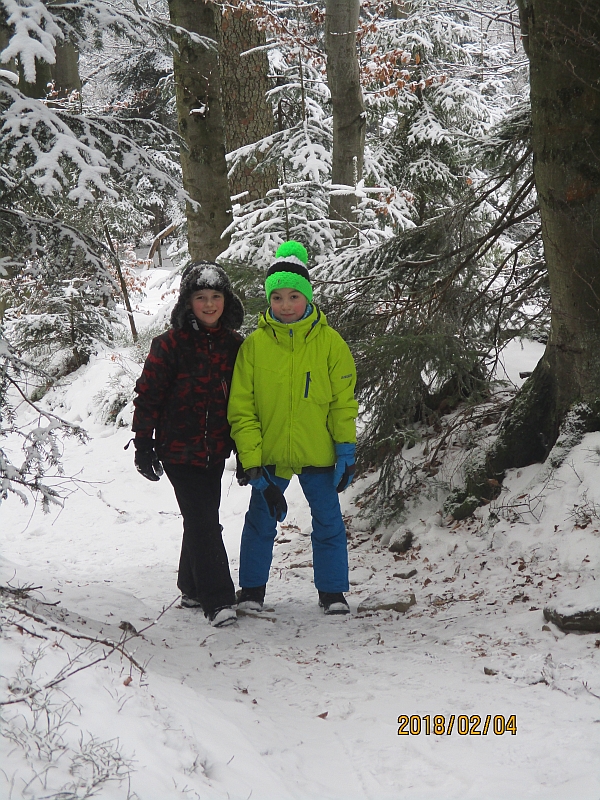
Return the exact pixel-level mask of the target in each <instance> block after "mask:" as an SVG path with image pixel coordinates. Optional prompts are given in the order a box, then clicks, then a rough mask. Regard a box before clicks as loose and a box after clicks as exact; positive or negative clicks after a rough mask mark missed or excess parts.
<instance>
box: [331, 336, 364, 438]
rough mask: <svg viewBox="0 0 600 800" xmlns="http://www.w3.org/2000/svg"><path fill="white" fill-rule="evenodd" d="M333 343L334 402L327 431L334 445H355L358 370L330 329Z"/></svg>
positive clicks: (332, 376)
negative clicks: (340, 443)
mask: <svg viewBox="0 0 600 800" xmlns="http://www.w3.org/2000/svg"><path fill="white" fill-rule="evenodd" d="M331 332H332V335H333V336H332V342H331V348H330V350H329V358H328V368H329V380H330V382H331V394H332V400H331V404H330V406H329V415H328V417H327V428H328V430H329V433H330V434H331V438H332V439H333V441H334V442H336V443H338V442H349V443H354V442H356V416H357V414H358V403H357V402H356V400H355V399H354V389H355V387H356V366H355V364H354V359H353V358H352V353H351V352H350V348H349V347H348V345H347V344H346V342H345V341H344V340H343V339H342V337H341V336H340V335H339V333H337V331H334V330H332V329H331Z"/></svg>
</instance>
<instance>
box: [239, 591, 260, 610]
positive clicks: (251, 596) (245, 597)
mask: <svg viewBox="0 0 600 800" xmlns="http://www.w3.org/2000/svg"><path fill="white" fill-rule="evenodd" d="M266 590H267V587H266V586H254V587H253V588H252V589H240V590H239V592H237V594H236V597H237V607H238V608H239V609H241V610H243V611H262V610H263V605H264V602H265V592H266Z"/></svg>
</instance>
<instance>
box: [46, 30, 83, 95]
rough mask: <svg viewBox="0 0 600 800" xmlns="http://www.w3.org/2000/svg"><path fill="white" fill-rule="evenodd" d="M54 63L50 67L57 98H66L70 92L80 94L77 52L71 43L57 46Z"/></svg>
mask: <svg viewBox="0 0 600 800" xmlns="http://www.w3.org/2000/svg"><path fill="white" fill-rule="evenodd" d="M55 53H56V63H55V64H53V65H52V67H51V74H52V79H53V81H54V88H55V90H56V92H57V93H58V97H59V98H63V97H68V96H69V95H70V94H71V92H74V91H77V92H81V78H80V77H79V50H78V49H77V48H76V47H75V45H74V44H73V43H72V42H65V43H64V44H57V45H56V49H55Z"/></svg>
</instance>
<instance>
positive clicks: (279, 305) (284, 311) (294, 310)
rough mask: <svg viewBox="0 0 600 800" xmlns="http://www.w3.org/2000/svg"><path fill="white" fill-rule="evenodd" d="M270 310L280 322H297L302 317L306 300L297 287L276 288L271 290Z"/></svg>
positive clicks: (306, 303)
mask: <svg viewBox="0 0 600 800" xmlns="http://www.w3.org/2000/svg"><path fill="white" fill-rule="evenodd" d="M269 302H270V304H271V311H272V312H273V316H274V317H277V319H280V320H281V321H282V322H298V320H299V319H302V317H303V316H304V312H305V311H306V306H307V305H308V300H307V299H306V297H305V296H304V295H303V294H302V292H299V291H298V290H297V289H276V290H275V291H274V292H271V300H270V301H269Z"/></svg>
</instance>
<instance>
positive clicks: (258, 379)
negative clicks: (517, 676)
mask: <svg viewBox="0 0 600 800" xmlns="http://www.w3.org/2000/svg"><path fill="white" fill-rule="evenodd" d="M355 384H356V368H355V366H354V360H353V358H352V355H351V353H350V350H349V348H348V345H347V344H346V342H345V341H344V340H343V339H342V337H341V336H340V335H339V333H337V331H334V330H333V328H330V327H329V325H328V324H327V319H326V317H325V315H324V314H323V313H322V312H321V311H319V309H318V308H317V307H316V306H314V307H313V311H312V313H311V314H310V315H309V316H308V317H307V318H306V319H303V320H300V321H299V322H295V323H293V324H291V325H290V324H284V323H283V322H278V321H277V320H274V319H273V318H272V317H271V315H270V314H269V313H268V312H267V315H262V314H261V316H260V318H259V321H258V329H257V330H256V331H254V333H252V334H251V335H250V336H249V337H248V338H247V339H246V340H245V341H244V342H243V344H242V346H241V348H240V350H239V353H238V356H237V360H236V362H235V367H234V370H233V379H232V383H231V395H230V398H229V407H228V412H227V416H228V418H229V423H230V425H231V436H232V438H233V440H234V441H235V444H236V447H237V451H238V454H239V457H240V461H241V462H242V465H243V467H244V469H250V468H251V467H260V466H266V465H269V464H274V465H275V467H276V471H275V472H276V475H279V476H280V477H282V478H291V476H292V475H293V474H294V473H296V474H299V473H300V472H302V468H303V467H330V466H332V465H333V464H334V463H335V448H334V443H337V442H355V441H356V422H355V420H356V415H357V412H358V403H357V402H356V400H355V399H354V387H355Z"/></svg>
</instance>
